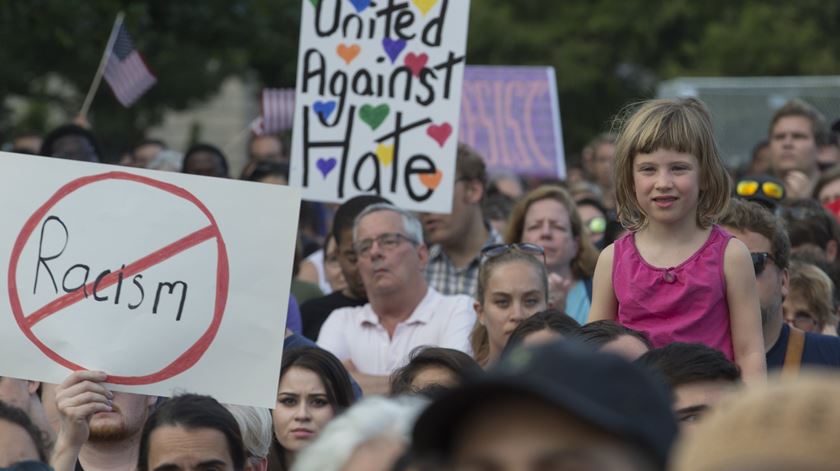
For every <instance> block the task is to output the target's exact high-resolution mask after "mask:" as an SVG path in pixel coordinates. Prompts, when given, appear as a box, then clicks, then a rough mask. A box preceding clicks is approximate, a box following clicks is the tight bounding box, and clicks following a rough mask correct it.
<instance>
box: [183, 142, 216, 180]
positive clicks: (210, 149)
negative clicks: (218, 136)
mask: <svg viewBox="0 0 840 471" xmlns="http://www.w3.org/2000/svg"><path fill="white" fill-rule="evenodd" d="M197 152H207V153H210V154H213V155H215V156H216V158H217V159H218V160H219V164H220V166H221V167H222V170H223V173H224V175H223V176H224V177H227V176H228V161H227V157H225V154H224V153H223V152H222V150H221V149H219V148H218V147H216V146H214V145H212V144H204V143H198V144H193V145H192V146H190V148H189V149H187V152H186V153H184V161H183V163H182V164H181V172H182V173H187V171H186V170H187V167H188V163H189V160H190V157H192V156H193V155H194V154H196V153H197Z"/></svg>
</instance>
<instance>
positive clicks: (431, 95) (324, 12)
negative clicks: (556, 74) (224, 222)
mask: <svg viewBox="0 0 840 471" xmlns="http://www.w3.org/2000/svg"><path fill="white" fill-rule="evenodd" d="M302 2H303V13H302V18H301V33H300V49H299V53H298V69H297V70H298V72H297V99H296V105H295V122H294V127H293V133H292V136H293V142H292V164H291V175H290V180H291V184H292V185H296V186H300V187H302V188H303V197H304V199H311V200H316V201H328V202H341V201H344V200H346V199H349V198H352V197H353V196H356V195H359V194H378V195H381V196H383V197H386V198H388V199H389V200H391V201H392V202H393V203H394V204H396V205H398V206H401V207H403V208H406V209H410V210H417V211H428V212H440V213H448V212H449V211H450V209H451V205H452V188H453V185H454V182H455V155H456V150H457V145H458V142H457V136H458V115H459V111H460V105H461V88H462V81H463V74H464V65H465V53H466V43H467V24H468V18H469V6H470V2H469V0H401V1H396V2H395V1H389V2H385V1H377V2H373V1H371V0H302Z"/></svg>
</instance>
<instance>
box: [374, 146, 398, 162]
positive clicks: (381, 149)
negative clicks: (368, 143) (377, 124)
mask: <svg viewBox="0 0 840 471" xmlns="http://www.w3.org/2000/svg"><path fill="white" fill-rule="evenodd" d="M376 158H377V159H379V163H381V164H382V165H384V166H386V167H387V166H389V165H391V162H393V161H394V146H393V145H390V146H386V145H385V144H379V145H378V146H376Z"/></svg>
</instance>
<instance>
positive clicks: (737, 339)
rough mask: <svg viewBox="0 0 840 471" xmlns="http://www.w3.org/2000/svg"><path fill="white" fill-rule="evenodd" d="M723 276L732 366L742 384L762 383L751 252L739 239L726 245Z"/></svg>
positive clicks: (764, 374)
mask: <svg viewBox="0 0 840 471" xmlns="http://www.w3.org/2000/svg"><path fill="white" fill-rule="evenodd" d="M724 276H725V277H726V301H727V304H729V323H730V328H731V330H732V347H733V348H734V350H735V363H737V364H738V366H739V367H741V375H742V376H743V379H744V382H745V383H747V384H761V383H763V382H766V381H767V364H766V358H765V350H764V336H763V334H762V330H761V306H760V305H759V301H758V288H757V287H756V282H755V270H754V269H753V264H752V259H751V257H750V252H749V250H748V249H747V247H746V246H745V245H744V244H743V243H742V242H741V241H740V240H738V239H731V240H730V241H729V244H728V245H727V246H726V253H725V254H724Z"/></svg>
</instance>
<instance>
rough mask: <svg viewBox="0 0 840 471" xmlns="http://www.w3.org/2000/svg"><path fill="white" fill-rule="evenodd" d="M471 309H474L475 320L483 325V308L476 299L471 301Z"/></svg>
mask: <svg viewBox="0 0 840 471" xmlns="http://www.w3.org/2000/svg"><path fill="white" fill-rule="evenodd" d="M473 310H474V311H475V315H476V320H477V321H478V323H479V324H481V325H484V309H483V308H482V306H481V303H479V302H478V301H474V302H473Z"/></svg>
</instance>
